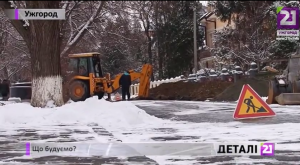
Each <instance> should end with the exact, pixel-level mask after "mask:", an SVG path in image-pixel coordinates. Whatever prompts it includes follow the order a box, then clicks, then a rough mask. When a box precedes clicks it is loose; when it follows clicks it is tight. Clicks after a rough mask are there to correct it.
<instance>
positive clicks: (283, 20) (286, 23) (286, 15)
mask: <svg viewBox="0 0 300 165" xmlns="http://www.w3.org/2000/svg"><path fill="white" fill-rule="evenodd" d="M276 13H277V29H286V30H287V29H293V30H299V8H297V7H277V11H276Z"/></svg>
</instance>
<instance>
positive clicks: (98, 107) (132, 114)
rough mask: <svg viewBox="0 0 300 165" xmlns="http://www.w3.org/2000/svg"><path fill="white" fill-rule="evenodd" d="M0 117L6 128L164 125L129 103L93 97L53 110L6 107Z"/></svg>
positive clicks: (17, 105)
mask: <svg viewBox="0 0 300 165" xmlns="http://www.w3.org/2000/svg"><path fill="white" fill-rule="evenodd" d="M0 113H1V116H0V124H2V125H6V126H8V125H12V124H13V125H15V124H26V126H31V125H33V126H36V125H54V124H55V123H56V124H74V123H80V124H89V123H101V124H99V125H101V126H104V127H105V126H106V127H113V126H117V127H120V128H122V127H132V126H135V125H140V124H151V123H153V122H155V123H160V122H162V121H163V120H162V119H158V118H156V117H154V116H150V115H148V114H147V113H146V112H145V111H144V110H141V109H139V108H137V107H136V106H135V105H134V104H132V103H131V102H127V101H122V102H114V103H112V102H108V101H105V100H103V99H102V100H98V99H97V98H95V97H94V98H89V99H87V100H86V101H84V102H76V103H75V102H73V103H70V104H66V105H64V106H62V107H56V108H43V109H42V108H34V107H32V106H30V105H29V104H28V103H16V104H8V105H5V106H1V107H0Z"/></svg>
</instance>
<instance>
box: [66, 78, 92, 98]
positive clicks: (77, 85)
mask: <svg viewBox="0 0 300 165" xmlns="http://www.w3.org/2000/svg"><path fill="white" fill-rule="evenodd" d="M69 96H70V98H71V100H72V101H74V102H77V101H85V100H86V99H87V98H88V97H89V96H90V94H89V88H88V84H87V83H86V82H84V81H82V80H73V81H72V82H71V83H70V87H69Z"/></svg>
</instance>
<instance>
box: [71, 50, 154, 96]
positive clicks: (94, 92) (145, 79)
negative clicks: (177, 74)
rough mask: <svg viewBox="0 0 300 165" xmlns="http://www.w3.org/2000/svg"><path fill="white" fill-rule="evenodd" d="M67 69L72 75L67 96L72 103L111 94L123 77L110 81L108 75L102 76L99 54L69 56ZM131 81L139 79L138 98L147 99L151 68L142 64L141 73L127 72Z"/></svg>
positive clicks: (118, 76)
mask: <svg viewBox="0 0 300 165" xmlns="http://www.w3.org/2000/svg"><path fill="white" fill-rule="evenodd" d="M69 58H70V63H69V69H70V70H71V72H72V73H73V75H72V79H71V81H70V84H69V95H70V98H71V100H73V101H75V102H76V101H84V100H85V99H87V98H89V97H92V96H98V99H101V98H103V96H104V94H105V93H107V94H109V95H110V94H111V93H113V92H115V91H116V90H117V89H119V88H120V86H119V80H120V78H121V76H122V75H123V74H122V73H121V74H118V75H116V76H115V78H114V79H113V80H112V79H111V78H110V74H109V73H107V74H106V75H104V74H103V72H102V68H101V58H100V54H99V53H96V52H94V53H81V54H70V55H69ZM129 74H130V76H131V81H134V80H137V79H140V85H139V93H138V97H148V95H149V88H150V78H151V74H152V66H151V65H150V64H144V65H143V67H142V70H141V72H135V71H134V70H129Z"/></svg>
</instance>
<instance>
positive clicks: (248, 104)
mask: <svg viewBox="0 0 300 165" xmlns="http://www.w3.org/2000/svg"><path fill="white" fill-rule="evenodd" d="M252 99H253V96H250V98H248V99H245V100H244V103H245V104H247V111H246V113H248V112H249V111H250V109H251V108H252V109H253V112H256V111H255V108H256V107H255V106H254V104H253V102H252Z"/></svg>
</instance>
